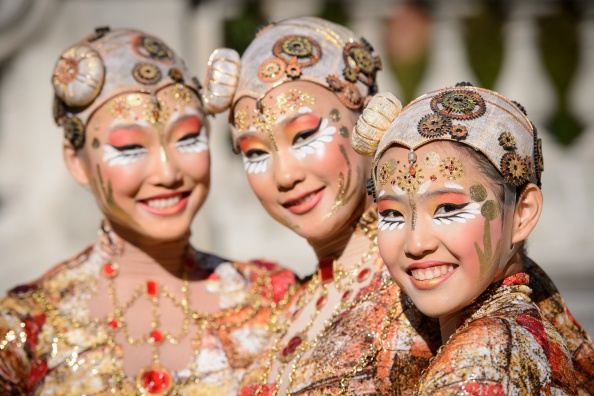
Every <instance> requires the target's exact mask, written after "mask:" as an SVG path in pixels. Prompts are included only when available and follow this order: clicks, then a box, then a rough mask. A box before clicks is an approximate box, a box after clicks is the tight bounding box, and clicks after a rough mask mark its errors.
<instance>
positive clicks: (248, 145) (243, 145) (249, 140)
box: [239, 136, 268, 153]
mask: <svg viewBox="0 0 594 396" xmlns="http://www.w3.org/2000/svg"><path fill="white" fill-rule="evenodd" d="M239 148H240V149H241V151H243V152H244V153H246V152H247V151H248V150H251V149H261V150H265V151H267V150H268V148H267V147H266V146H265V145H264V144H263V143H262V141H261V140H260V139H258V138H256V137H254V136H248V137H242V138H240V139H239Z"/></svg>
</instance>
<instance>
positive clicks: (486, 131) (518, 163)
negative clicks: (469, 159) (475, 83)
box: [352, 84, 544, 186]
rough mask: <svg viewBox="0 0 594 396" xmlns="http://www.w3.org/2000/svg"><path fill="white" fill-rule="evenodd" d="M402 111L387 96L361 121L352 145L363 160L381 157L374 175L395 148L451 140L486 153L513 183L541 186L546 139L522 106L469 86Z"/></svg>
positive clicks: (379, 97)
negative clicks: (386, 156)
mask: <svg viewBox="0 0 594 396" xmlns="http://www.w3.org/2000/svg"><path fill="white" fill-rule="evenodd" d="M400 109H401V107H400V102H399V101H398V99H396V97H394V95H392V94H390V93H387V92H382V93H379V94H377V95H375V96H374V97H373V99H372V100H371V101H370V102H369V104H368V105H367V107H366V108H365V110H364V111H363V114H362V115H361V116H360V117H359V119H358V120H357V125H356V126H355V128H354V132H353V135H352V144H353V147H354V148H355V150H356V151H357V152H359V153H360V154H363V155H375V160H374V163H373V173H372V175H375V174H376V168H377V165H378V162H379V159H380V158H381V156H382V155H383V153H384V152H385V151H386V150H387V149H388V148H390V146H392V145H393V144H399V145H402V146H404V147H406V148H410V149H412V150H414V149H416V148H418V147H420V146H422V145H424V144H426V143H429V142H431V141H434V140H450V141H454V142H459V143H462V144H465V145H468V146H470V147H472V148H474V149H475V150H477V151H479V152H481V153H483V154H484V155H485V156H486V157H487V158H488V159H489V161H491V163H493V165H495V167H496V168H497V170H498V171H499V172H500V173H501V174H502V175H503V177H504V179H505V181H506V182H507V183H509V184H511V185H514V186H520V185H522V184H524V183H526V182H533V183H535V184H537V185H539V186H540V177H541V173H542V171H543V168H544V165H543V157H542V145H541V139H539V138H538V136H537V130H536V128H535V127H534V125H533V124H532V123H531V122H530V120H529V119H528V118H527V117H526V115H525V110H524V109H523V107H521V106H519V105H518V104H517V103H515V102H512V101H510V100H509V99H507V98H505V97H504V96H502V95H500V94H498V93H497V92H493V91H490V90H488V89H483V88H477V87H472V86H468V85H466V84H465V85H461V86H456V87H454V88H445V89H441V90H438V91H434V92H430V93H428V94H426V95H423V96H421V97H419V98H417V99H415V100H414V101H412V102H411V103H410V104H409V105H408V106H406V107H405V108H404V109H402V110H400ZM388 121H391V123H390V124H389V125H387V122H388ZM373 177H374V180H375V176H373Z"/></svg>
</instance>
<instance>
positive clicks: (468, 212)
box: [433, 202, 481, 225]
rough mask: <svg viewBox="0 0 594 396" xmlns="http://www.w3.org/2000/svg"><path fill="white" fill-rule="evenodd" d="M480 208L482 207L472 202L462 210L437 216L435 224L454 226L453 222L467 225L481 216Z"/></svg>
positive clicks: (434, 219) (434, 220)
mask: <svg viewBox="0 0 594 396" xmlns="http://www.w3.org/2000/svg"><path fill="white" fill-rule="evenodd" d="M480 207H481V205H480V204H478V203H477V202H472V203H469V204H468V205H466V206H465V207H463V208H462V209H459V210H455V211H452V212H448V213H446V214H438V215H435V217H434V218H433V222H434V223H435V224H437V225H441V224H452V222H456V223H466V220H470V219H474V218H475V217H476V215H479V214H481V211H480Z"/></svg>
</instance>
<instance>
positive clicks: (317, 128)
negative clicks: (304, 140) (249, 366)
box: [291, 118, 322, 145]
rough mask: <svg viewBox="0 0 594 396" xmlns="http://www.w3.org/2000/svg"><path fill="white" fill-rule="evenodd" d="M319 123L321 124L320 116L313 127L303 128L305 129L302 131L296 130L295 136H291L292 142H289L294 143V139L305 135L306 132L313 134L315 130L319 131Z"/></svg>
mask: <svg viewBox="0 0 594 396" xmlns="http://www.w3.org/2000/svg"><path fill="white" fill-rule="evenodd" d="M321 125H322V118H320V119H319V121H318V125H316V126H315V127H313V128H311V129H305V130H302V131H299V132H297V133H296V134H295V136H294V137H293V142H291V144H292V145H295V144H296V141H297V139H299V138H300V137H302V136H303V135H306V134H308V133H309V134H313V133H315V132H317V131H319V130H320V126H321Z"/></svg>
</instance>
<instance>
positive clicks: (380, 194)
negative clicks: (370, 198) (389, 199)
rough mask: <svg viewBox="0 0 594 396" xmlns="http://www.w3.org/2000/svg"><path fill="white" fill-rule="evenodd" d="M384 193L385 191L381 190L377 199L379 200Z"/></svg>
mask: <svg viewBox="0 0 594 396" xmlns="http://www.w3.org/2000/svg"><path fill="white" fill-rule="evenodd" d="M385 193H386V190H382V191H380V193H379V195H378V198H379V197H381V196H382V195H384V194H385Z"/></svg>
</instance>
